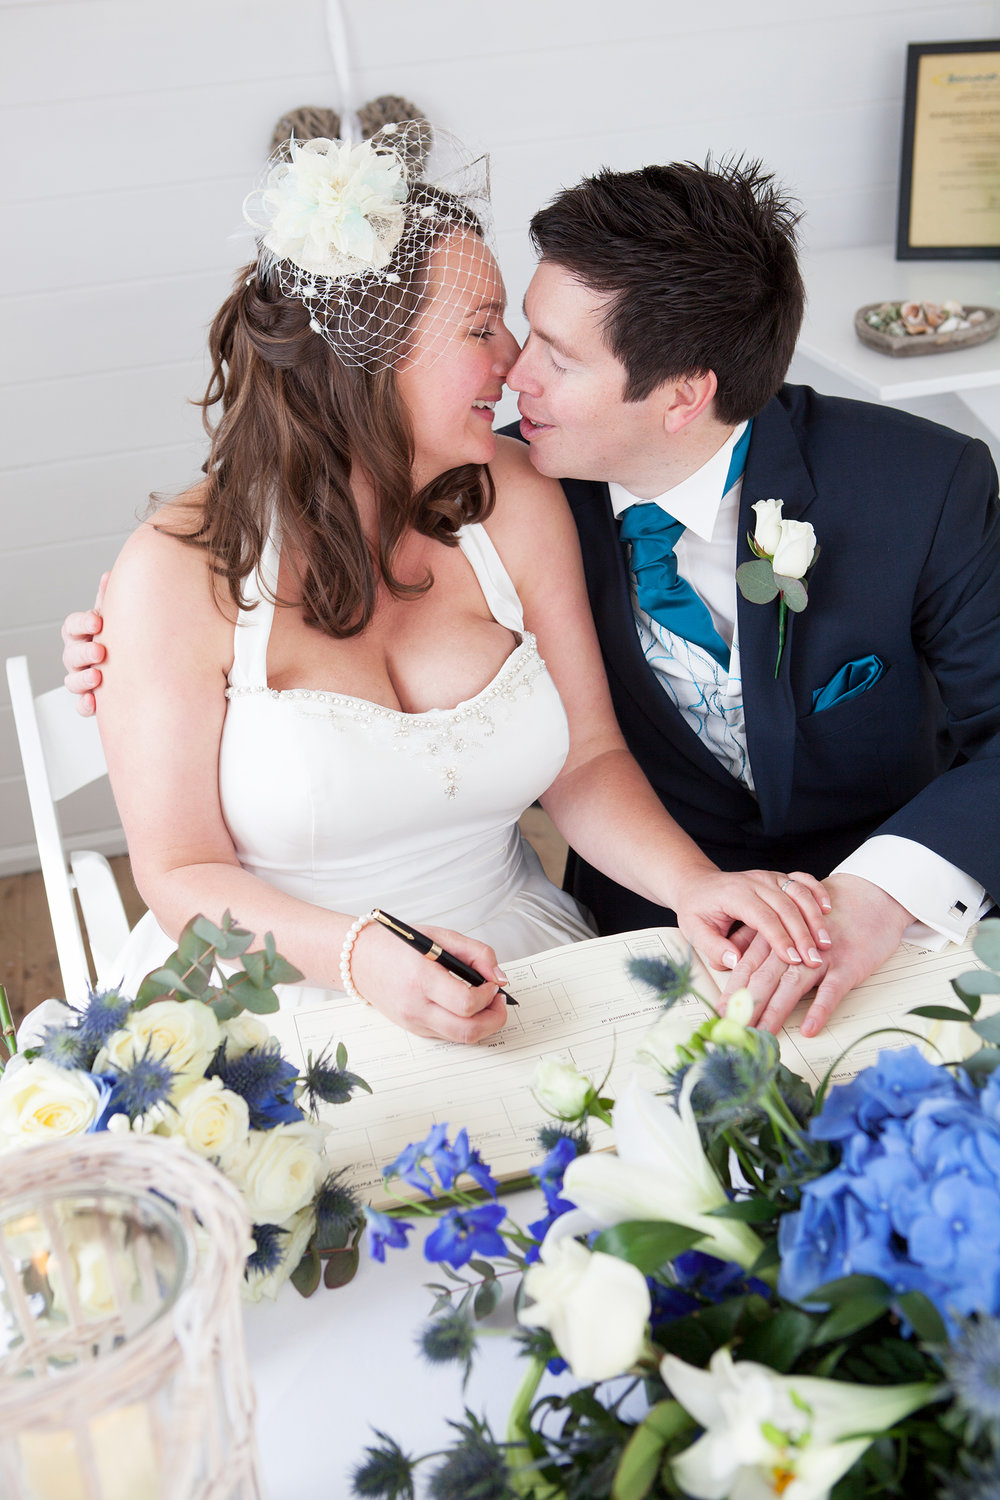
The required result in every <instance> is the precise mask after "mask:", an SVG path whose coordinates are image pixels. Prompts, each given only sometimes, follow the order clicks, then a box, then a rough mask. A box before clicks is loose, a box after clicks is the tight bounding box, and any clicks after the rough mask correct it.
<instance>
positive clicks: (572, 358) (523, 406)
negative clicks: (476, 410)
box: [507, 260, 664, 492]
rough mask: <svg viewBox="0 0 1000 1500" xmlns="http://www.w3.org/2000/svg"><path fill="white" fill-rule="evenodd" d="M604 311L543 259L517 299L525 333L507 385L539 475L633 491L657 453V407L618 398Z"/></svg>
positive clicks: (620, 373) (621, 379)
mask: <svg viewBox="0 0 1000 1500" xmlns="http://www.w3.org/2000/svg"><path fill="white" fill-rule="evenodd" d="M606 311H607V298H606V297H604V296H602V295H600V294H599V293H597V292H593V291H591V289H590V288H589V287H586V286H584V285H583V283H582V282H580V281H577V280H576V278H575V277H573V276H571V275H570V273H569V272H568V271H567V270H565V269H564V268H563V267H562V266H559V265H556V264H555V262H553V261H546V260H543V261H542V262H541V263H540V264H539V266H538V269H537V270H536V272H535V274H534V276H533V277H532V279H531V284H530V285H529V287H528V291H527V295H526V296H525V299H524V312H525V316H526V317H527V319H528V323H529V324H530V328H531V331H530V333H529V335H528V339H527V342H526V343H525V346H524V349H523V350H522V351H521V355H520V358H519V359H518V360H516V362H515V364H514V366H513V368H512V369H511V371H510V373H509V374H508V376H507V384H508V385H509V386H510V388H511V389H512V390H515V391H518V392H519V400H518V403H517V405H518V410H519V411H520V413H521V419H522V420H521V434H522V436H523V437H525V438H527V440H528V442H529V444H530V445H531V462H532V463H533V464H534V466H535V468H536V469H537V470H538V471H539V473H541V474H548V475H551V476H552V477H553V478H556V479H605V480H616V481H617V482H618V483H619V484H623V485H624V486H625V488H626V489H632V490H633V492H637V490H638V487H639V483H640V478H641V477H644V476H645V475H646V474H647V473H648V470H649V466H650V459H651V457H652V456H654V455H659V454H661V453H662V449H663V443H664V432H663V403H662V400H658V399H657V393H656V392H654V393H653V395H652V396H650V397H649V398H648V399H647V400H645V401H625V400H624V399H623V397H624V392H625V384H626V375H625V366H624V365H623V364H622V363H621V361H620V360H619V359H617V358H616V357H615V355H614V354H612V352H611V350H610V349H609V348H608V347H607V345H606V344H605V342H604V337H603V334H602V332H601V324H602V320H603V317H604V314H605V312H606ZM630 479H631V480H632V483H631V484H630V482H629V481H630ZM643 482H644V478H643Z"/></svg>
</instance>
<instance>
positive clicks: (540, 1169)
mask: <svg viewBox="0 0 1000 1500" xmlns="http://www.w3.org/2000/svg"><path fill="white" fill-rule="evenodd" d="M579 1154H580V1142H579V1140H578V1139H577V1138H576V1137H575V1136H572V1135H562V1134H561V1135H560V1136H559V1137H558V1139H557V1140H556V1141H555V1144H554V1145H553V1147H552V1149H551V1151H549V1153H548V1155H547V1156H546V1157H545V1159H544V1160H543V1161H540V1162H539V1163H538V1165H537V1166H534V1167H532V1168H531V1175H532V1177H534V1179H535V1181H536V1182H537V1183H538V1186H539V1187H540V1188H541V1190H542V1192H543V1193H544V1195H545V1208H546V1213H545V1217H544V1218H541V1219H535V1220H534V1222H533V1223H531V1224H529V1225H528V1230H529V1232H530V1233H531V1234H532V1235H534V1237H535V1239H536V1240H538V1241H539V1244H538V1245H530V1246H529V1247H528V1249H527V1251H526V1252H525V1257H524V1258H525V1261H526V1262H527V1264H528V1265H534V1263H535V1261H536V1260H537V1259H538V1256H539V1249H540V1242H541V1241H542V1240H544V1238H545V1236H546V1235H547V1234H548V1232H549V1230H550V1229H551V1228H552V1225H553V1224H554V1223H555V1222H556V1220H557V1219H559V1218H561V1217H562V1215H563V1214H564V1213H567V1212H568V1211H569V1210H570V1209H571V1208H573V1207H574V1205H573V1204H572V1203H571V1202H570V1201H569V1199H568V1198H564V1197H562V1185H563V1178H564V1176H565V1175H566V1168H567V1167H568V1166H569V1164H570V1162H571V1161H575V1160H576V1158H577V1156H578V1155H579Z"/></svg>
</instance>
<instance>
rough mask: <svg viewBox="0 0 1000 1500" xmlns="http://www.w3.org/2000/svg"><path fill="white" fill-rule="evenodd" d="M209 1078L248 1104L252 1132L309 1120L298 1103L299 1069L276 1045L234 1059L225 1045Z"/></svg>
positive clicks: (268, 1045) (212, 1063) (253, 1050)
mask: <svg viewBox="0 0 1000 1500" xmlns="http://www.w3.org/2000/svg"><path fill="white" fill-rule="evenodd" d="M205 1076H206V1078H221V1079H222V1084H223V1087H224V1088H227V1089H231V1090H232V1092H233V1093H234V1094H239V1096H240V1098H241V1099H245V1100H246V1104H247V1108H248V1109H249V1111H250V1128H251V1130H273V1129H274V1127H275V1125H294V1124H295V1123H296V1121H298V1120H304V1119H305V1115H304V1114H303V1112H302V1110H301V1109H299V1107H298V1105H297V1104H296V1103H295V1101H294V1093H295V1085H296V1082H297V1081H298V1076H299V1075H298V1069H297V1068H295V1067H294V1066H293V1065H292V1063H290V1062H286V1061H285V1059H284V1058H283V1057H282V1055H281V1049H280V1047H279V1046H278V1043H277V1042H275V1041H270V1042H266V1043H265V1044H264V1045H263V1046H262V1047H251V1048H250V1050H249V1052H244V1053H243V1055H242V1057H233V1058H231V1057H229V1055H228V1053H227V1052H226V1046H225V1043H223V1044H222V1046H221V1047H220V1048H219V1050H218V1052H217V1053H216V1054H215V1056H214V1058H213V1059H212V1061H211V1063H210V1064H209V1066H208V1068H207V1070H206V1073H205Z"/></svg>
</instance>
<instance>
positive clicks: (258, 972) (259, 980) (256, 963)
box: [242, 949, 267, 990]
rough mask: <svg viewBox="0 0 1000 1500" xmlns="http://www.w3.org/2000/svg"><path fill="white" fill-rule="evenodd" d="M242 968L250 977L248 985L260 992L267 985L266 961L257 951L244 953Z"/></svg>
mask: <svg viewBox="0 0 1000 1500" xmlns="http://www.w3.org/2000/svg"><path fill="white" fill-rule="evenodd" d="M242 962H243V968H244V970H245V972H246V973H247V974H248V975H249V976H250V983H251V984H253V985H256V987H257V989H259V990H262V989H263V988H264V986H265V984H266V983H267V959H266V958H265V957H264V955H263V953H261V952H260V950H259V949H258V950H257V952H255V953H244V955H243V960H242Z"/></svg>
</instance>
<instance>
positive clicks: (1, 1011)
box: [0, 984, 17, 1072]
mask: <svg viewBox="0 0 1000 1500" xmlns="http://www.w3.org/2000/svg"><path fill="white" fill-rule="evenodd" d="M0 1036H2V1037H3V1044H4V1047H5V1048H6V1051H7V1057H8V1060H9V1059H10V1058H12V1057H13V1056H14V1055H15V1054H16V1052H17V1033H16V1032H15V1030H14V1018H13V1016H12V1015H11V1013H10V1002H9V1001H8V999H7V991H6V990H5V989H4V987H3V985H2V984H0ZM2 1071H3V1064H2V1063H0V1072H2Z"/></svg>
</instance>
